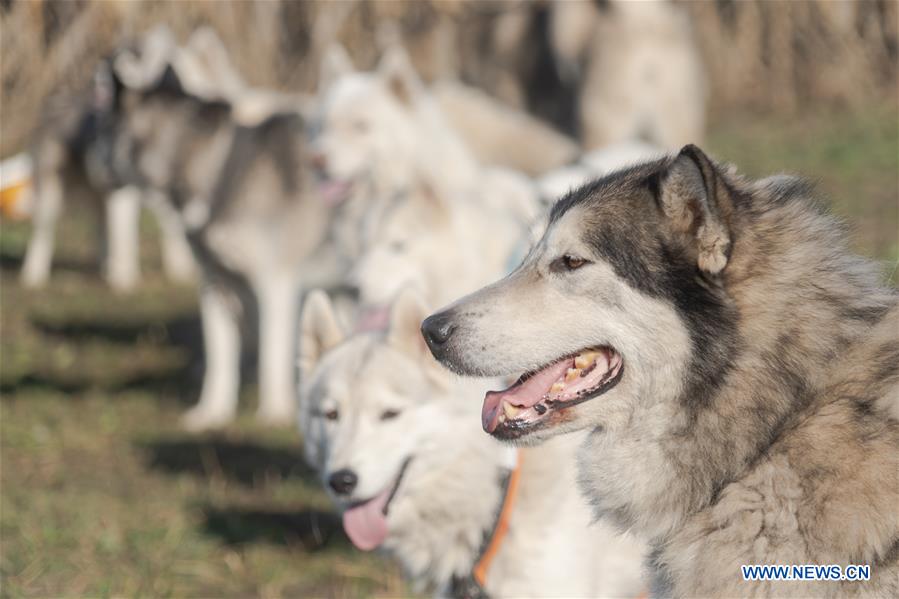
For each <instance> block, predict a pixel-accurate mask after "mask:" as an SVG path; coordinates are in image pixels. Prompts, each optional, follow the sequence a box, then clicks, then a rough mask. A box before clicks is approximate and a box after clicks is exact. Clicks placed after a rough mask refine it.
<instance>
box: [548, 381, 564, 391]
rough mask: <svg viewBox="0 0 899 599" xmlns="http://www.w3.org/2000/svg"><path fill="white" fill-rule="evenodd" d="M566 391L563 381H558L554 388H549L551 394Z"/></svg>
mask: <svg viewBox="0 0 899 599" xmlns="http://www.w3.org/2000/svg"><path fill="white" fill-rule="evenodd" d="M564 390H565V383H563V382H562V381H556V382H555V383H553V386H552V387H550V388H549V392H550V393H561V392H562V391H564Z"/></svg>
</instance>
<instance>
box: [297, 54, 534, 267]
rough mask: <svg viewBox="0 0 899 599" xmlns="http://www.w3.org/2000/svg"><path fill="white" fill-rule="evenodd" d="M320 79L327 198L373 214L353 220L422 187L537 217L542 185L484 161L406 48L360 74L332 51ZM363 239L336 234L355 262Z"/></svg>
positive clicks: (320, 146)
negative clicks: (419, 72)
mask: <svg viewBox="0 0 899 599" xmlns="http://www.w3.org/2000/svg"><path fill="white" fill-rule="evenodd" d="M320 79H321V81H320V94H319V102H318V107H317V110H316V117H315V119H314V121H315V123H316V125H317V126H316V129H317V130H316V132H315V134H314V136H313V140H314V141H313V143H314V148H315V152H316V162H317V165H318V169H319V176H320V179H321V182H322V184H321V190H322V195H323V197H324V198H325V199H326V200H327V201H330V202H333V203H340V202H343V201H345V200H347V199H351V198H359V197H361V198H363V201H362V202H359V203H358V205H359V210H364V211H367V212H368V216H366V217H365V218H361V219H360V218H357V219H349V222H350V223H353V224H354V225H355V224H359V223H363V224H364V223H365V222H366V221H370V220H371V219H372V218H377V215H378V213H379V212H380V211H382V210H384V209H386V208H388V207H390V206H392V205H393V204H394V203H395V200H397V199H398V198H402V197H404V196H405V195H407V194H410V193H416V192H417V191H418V190H419V189H421V184H422V183H424V184H425V186H426V187H428V188H429V189H431V190H432V191H434V192H435V193H436V194H437V195H439V196H441V197H444V198H447V199H454V198H458V197H465V196H469V197H477V198H478V201H479V202H480V203H481V204H484V205H486V206H490V207H493V208H496V209H499V210H505V211H508V212H509V213H510V214H516V215H521V217H522V218H525V219H529V218H532V217H533V215H534V211H535V206H536V199H537V193H536V188H535V187H534V186H533V185H532V184H531V183H530V181H529V180H528V179H527V177H525V176H523V175H521V174H519V173H516V172H514V171H511V170H506V169H501V168H483V167H482V166H481V165H480V164H478V162H477V161H476V159H475V158H474V154H473V153H472V152H471V150H470V149H469V148H468V147H467V146H466V145H465V142H464V140H463V139H462V138H461V137H460V136H459V134H458V133H457V132H456V130H455V129H453V127H452V125H451V124H450V122H449V121H448V120H447V118H446V116H445V115H444V114H443V112H442V111H441V109H440V105H439V103H438V102H437V101H436V100H435V98H434V96H433V94H432V93H431V92H430V91H429V90H428V89H427V88H426V86H425V85H424V83H423V82H422V81H421V80H420V79H419V77H418V75H417V74H416V73H415V70H414V68H413V67H412V65H411V63H410V61H409V57H408V55H407V54H406V53H405V51H404V50H403V49H402V48H401V47H399V46H392V47H390V48H389V49H388V50H387V51H386V52H385V54H384V56H383V58H382V59H381V62H380V64H379V65H378V68H377V69H376V70H375V71H372V72H358V71H355V70H354V69H353V66H352V64H351V62H350V61H349V58H348V56H347V55H346V52H345V51H344V50H343V49H342V48H340V47H339V46H333V47H332V48H330V49H329V51H328V52H327V53H326V54H325V57H324V59H323V64H322V72H321V77H320ZM362 236H363V232H362V231H360V230H359V229H358V228H354V227H347V228H345V229H344V230H343V231H338V237H339V238H340V239H341V241H342V245H344V246H345V248H346V249H347V251H348V252H350V253H352V254H355V255H354V256H353V257H356V256H358V255H359V253H361V251H362V250H363V249H364V248H363V247H362V246H361V244H360V242H359V241H360V238H361V237H362Z"/></svg>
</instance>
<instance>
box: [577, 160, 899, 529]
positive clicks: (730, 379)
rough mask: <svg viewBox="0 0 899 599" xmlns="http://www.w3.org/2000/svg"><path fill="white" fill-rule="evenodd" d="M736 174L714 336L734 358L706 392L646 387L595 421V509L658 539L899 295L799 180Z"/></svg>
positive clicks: (590, 471) (591, 491)
mask: <svg viewBox="0 0 899 599" xmlns="http://www.w3.org/2000/svg"><path fill="white" fill-rule="evenodd" d="M730 184H731V185H732V186H733V188H734V190H735V191H736V193H737V194H739V195H740V198H741V201H739V202H736V203H735V205H736V210H735V213H734V217H733V222H732V223H731V224H732V230H733V243H734V245H733V251H732V253H731V257H730V260H729V262H728V264H727V267H726V268H725V270H724V271H723V273H722V279H721V285H722V287H723V290H724V294H725V299H724V301H725V302H726V303H728V304H729V306H730V307H731V308H733V310H732V311H731V312H732V313H733V314H734V315H735V319H734V320H735V322H733V323H731V324H732V326H731V328H730V329H728V330H727V331H726V333H727V338H728V342H727V344H725V345H715V351H719V352H724V354H725V356H724V360H723V363H724V364H726V366H725V367H724V368H721V369H720V374H719V375H718V377H716V378H717V380H711V381H710V382H709V384H707V385H705V387H700V389H701V390H703V389H704V391H705V393H704V394H703V395H704V396H701V397H692V396H691V397H688V396H687V395H691V394H689V393H686V392H685V390H687V389H692V388H693V387H690V386H687V385H686V384H685V385H683V386H682V387H681V388H680V389H678V390H676V392H671V391H669V392H668V393H669V396H668V397H663V396H661V395H660V396H658V397H653V398H649V397H647V398H641V400H643V402H644V403H643V404H642V406H641V407H640V408H637V410H635V412H634V414H633V415H632V418H631V423H629V424H628V425H626V426H625V427H623V428H610V429H608V430H597V431H596V432H595V433H594V434H592V435H591V436H590V438H589V440H588V441H587V445H586V447H585V452H584V453H582V459H585V460H586V462H585V463H584V464H583V470H584V472H585V473H586V475H587V476H586V477H585V478H586V479H587V480H585V481H584V483H585V491H586V492H587V494H588V496H589V497H592V498H593V499H594V503H595V506H596V508H597V510H598V511H599V512H600V513H601V514H602V515H607V516H609V515H610V516H612V517H613V518H614V519H615V520H616V521H617V522H618V523H619V524H620V525H623V526H624V527H627V528H633V529H634V530H635V531H637V532H639V533H641V534H643V535H645V536H646V537H647V538H649V539H653V540H655V542H656V543H659V542H664V540H665V538H666V537H668V536H669V535H670V534H671V533H672V532H673V531H674V530H676V529H677V528H678V527H679V526H680V525H681V524H682V523H683V521H684V520H685V519H686V518H688V517H689V516H690V515H691V514H692V513H695V512H696V511H698V510H700V509H702V508H703V507H705V506H707V505H709V504H712V503H714V502H715V501H716V497H717V494H718V492H719V491H720V490H721V489H722V487H724V486H725V485H726V484H728V483H730V482H732V481H734V480H738V479H739V478H741V476H743V475H744V474H745V473H746V471H747V469H748V468H749V467H751V466H752V464H753V463H754V462H755V461H756V460H758V459H759V458H760V457H761V456H763V455H764V454H765V452H766V450H767V449H768V448H769V447H770V446H771V444H772V443H773V442H774V441H775V440H777V439H778V437H779V436H780V435H781V434H782V432H783V431H784V429H785V428H786V427H787V426H788V425H789V424H790V423H791V420H792V419H794V418H795V417H796V415H797V413H798V412H799V411H800V410H802V409H803V408H806V407H807V406H809V405H810V404H812V403H814V402H815V401H817V397H818V395H819V390H820V389H821V388H822V387H823V386H824V385H825V384H826V382H827V380H828V375H829V373H831V371H832V370H833V369H834V366H835V364H836V363H838V362H839V360H840V359H841V352H843V351H844V350H846V348H847V346H848V345H850V344H851V343H853V341H854V340H857V339H859V338H860V337H861V336H863V335H865V333H866V332H867V331H869V330H870V328H871V327H872V326H873V325H874V324H875V323H876V322H877V321H878V320H879V319H880V318H881V317H882V316H883V315H884V314H885V313H886V311H887V310H888V308H889V307H890V306H891V305H894V304H895V303H896V301H897V296H896V294H895V293H894V292H892V291H889V290H887V289H885V288H883V287H882V285H881V283H880V280H881V275H880V273H879V272H878V270H877V268H876V267H875V265H873V264H871V263H865V261H864V260H862V259H861V258H858V257H856V256H853V255H852V254H850V253H849V251H848V250H847V249H846V243H845V239H844V236H843V234H842V232H841V231H840V228H839V227H838V226H837V225H836V224H835V222H834V221H833V220H832V219H831V218H829V217H827V216H824V215H823V214H821V213H820V212H819V211H818V210H817V209H816V208H815V207H814V206H813V205H812V203H811V201H810V200H809V199H808V194H807V189H806V188H805V187H804V186H803V185H802V184H801V183H800V182H798V181H796V180H793V179H790V178H786V177H775V178H771V179H767V180H764V181H759V182H757V183H753V184H747V183H745V182H742V181H738V180H732V181H731V182H730ZM717 324H721V326H726V323H717ZM711 326H712V327H713V328H714V326H716V323H711ZM712 334H714V332H712ZM695 345H696V340H695V339H694V346H695ZM693 351H694V352H695V351H696V348H695V347H694V348H693ZM689 367H690V366H689V365H688V366H687V368H689ZM685 378H686V377H685ZM660 393H664V391H660ZM671 395H673V396H671Z"/></svg>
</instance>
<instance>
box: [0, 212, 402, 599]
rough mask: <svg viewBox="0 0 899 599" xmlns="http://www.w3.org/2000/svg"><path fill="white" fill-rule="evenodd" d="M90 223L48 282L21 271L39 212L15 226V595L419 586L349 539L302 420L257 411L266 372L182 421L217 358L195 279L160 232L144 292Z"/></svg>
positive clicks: (11, 273) (10, 543)
mask: <svg viewBox="0 0 899 599" xmlns="http://www.w3.org/2000/svg"><path fill="white" fill-rule="evenodd" d="M71 212H72V213H75V212H76V211H74V210H73V211H71ZM90 225H91V223H90V222H89V221H87V220H86V219H84V218H83V217H82V218H78V217H73V218H71V219H68V220H67V221H66V222H65V223H64V225H63V227H62V230H61V232H60V235H59V243H60V246H61V247H60V249H59V252H58V255H59V256H61V257H62V259H60V261H59V262H60V263H61V264H60V267H59V268H57V269H55V270H54V273H53V278H52V279H51V283H50V285H49V286H48V287H47V288H46V289H43V290H40V291H28V290H25V289H23V288H22V287H21V286H20V285H19V284H18V280H17V272H16V271H17V269H18V267H19V263H20V261H21V257H22V254H23V252H24V245H25V242H26V240H27V235H28V226H27V225H24V224H19V223H7V222H4V223H3V225H2V235H0V258H2V266H3V268H2V270H0V307H2V310H0V333H2V334H0V461H2V462H0V489H2V493H0V594H2V596H8V597H20V596H39V597H51V596H52V597H56V596H73V597H74V596H90V597H95V596H99V597H103V596H123V595H125V596H154V597H156V596H160V597H164V596H181V597H188V596H189V597H200V596H203V597H219V596H233V597H237V596H240V597H244V596H369V595H386V596H399V595H407V594H408V590H407V588H406V587H405V586H404V583H403V582H402V580H401V578H400V576H399V574H398V573H397V569H396V567H395V566H394V565H393V564H391V563H389V562H387V561H386V560H385V559H383V558H381V557H379V556H376V555H372V554H363V553H361V552H359V551H356V550H355V549H354V548H353V547H352V545H351V544H350V543H349V541H348V540H347V539H346V537H345V536H344V534H343V532H342V530H341V526H340V522H339V519H338V517H337V516H336V515H335V514H334V513H333V512H332V510H331V506H330V502H329V501H328V499H327V497H326V495H325V494H324V492H323V491H322V489H321V486H320V484H319V482H318V480H317V478H316V477H315V474H314V473H313V472H311V471H310V470H309V469H308V468H307V467H305V465H304V463H303V460H302V452H301V448H300V440H299V438H298V435H297V434H296V433H295V432H294V431H293V430H271V429H265V428H261V427H259V426H257V425H256V424H255V422H254V420H253V418H252V415H251V411H252V404H253V403H254V400H255V397H254V392H253V388H252V385H247V386H246V387H245V389H244V392H243V394H242V395H243V397H242V406H243V407H244V413H243V414H242V415H241V418H240V419H239V421H238V422H237V423H236V424H235V425H234V426H232V427H230V428H229V429H228V430H226V431H224V432H222V433H218V434H209V435H203V436H192V435H188V434H186V433H183V432H180V430H179V428H178V418H179V416H180V414H181V413H182V412H183V411H184V410H185V409H186V408H187V407H189V405H190V403H191V402H193V401H195V400H196V397H197V394H198V391H199V381H200V376H201V374H202V368H201V355H200V353H201V349H200V347H199V333H200V330H199V320H198V315H197V312H196V298H195V291H194V290H193V289H190V288H179V287H174V286H172V285H170V284H167V283H166V282H165V281H164V280H162V278H161V276H160V274H159V256H158V250H157V248H156V247H155V244H154V243H152V240H151V241H145V242H144V243H143V246H142V253H143V254H144V259H143V263H144V264H143V266H144V271H145V273H146V277H145V278H146V280H145V281H144V284H143V285H142V286H141V287H140V291H139V292H138V293H135V294H130V295H124V296H118V295H115V294H113V293H111V292H110V291H109V290H108V288H107V287H106V286H105V285H104V284H103V283H102V281H101V280H100V279H99V276H98V274H97V272H96V269H95V268H94V266H93V262H94V261H95V255H96V247H95V246H94V243H93V242H92V239H93V238H92V235H91V232H92V229H91V226H90ZM147 228H148V229H149V230H148V232H149V233H150V235H148V236H146V237H149V238H152V237H153V236H154V235H153V234H152V233H153V231H152V227H147Z"/></svg>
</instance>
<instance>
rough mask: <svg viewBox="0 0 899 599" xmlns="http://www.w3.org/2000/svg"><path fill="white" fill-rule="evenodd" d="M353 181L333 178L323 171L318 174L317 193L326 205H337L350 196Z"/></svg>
mask: <svg viewBox="0 0 899 599" xmlns="http://www.w3.org/2000/svg"><path fill="white" fill-rule="evenodd" d="M352 191H353V181H352V180H344V179H333V178H331V177H329V176H328V175H326V174H324V173H319V176H318V193H319V194H320V195H321V198H322V200H323V201H324V202H325V204H327V205H328V206H337V205H338V204H340V203H342V202H343V201H344V200H346V199H347V198H349V197H350V194H351V193H352Z"/></svg>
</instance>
